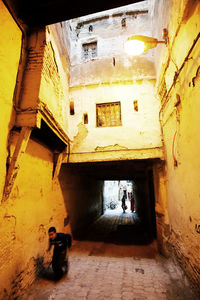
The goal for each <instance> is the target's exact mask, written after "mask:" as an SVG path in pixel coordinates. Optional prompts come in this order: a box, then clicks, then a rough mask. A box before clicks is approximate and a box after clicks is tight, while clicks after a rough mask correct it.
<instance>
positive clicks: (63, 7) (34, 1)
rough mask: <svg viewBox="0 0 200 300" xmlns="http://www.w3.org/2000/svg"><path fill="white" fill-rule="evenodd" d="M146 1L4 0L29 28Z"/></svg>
mask: <svg viewBox="0 0 200 300" xmlns="http://www.w3.org/2000/svg"><path fill="white" fill-rule="evenodd" d="M143 1H144V0H139V1H138V0H100V1H96V0H93V1H91V0H85V1H76V2H74V1H67V0H4V3H5V4H7V6H8V7H11V8H12V10H14V11H15V14H16V16H17V18H19V19H21V21H22V22H23V23H26V24H27V25H29V26H42V25H49V24H53V23H57V22H61V21H66V20H69V19H73V18H78V17H82V16H86V15H88V14H93V13H97V12H101V11H104V10H108V9H113V8H117V7H120V6H124V5H129V4H133V3H137V2H143Z"/></svg>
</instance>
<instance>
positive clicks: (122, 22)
mask: <svg viewBox="0 0 200 300" xmlns="http://www.w3.org/2000/svg"><path fill="white" fill-rule="evenodd" d="M121 25H122V28H125V27H126V18H123V19H122V20H121Z"/></svg>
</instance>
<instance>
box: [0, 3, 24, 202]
mask: <svg viewBox="0 0 200 300" xmlns="http://www.w3.org/2000/svg"><path fill="white" fill-rule="evenodd" d="M0 32H1V43H0V64H1V68H0V82H1V84H0V99H1V101H0V102H1V118H0V128H1V134H0V157H1V159H0V199H1V198H2V193H3V187H4V183H5V175H6V159H7V142H8V141H7V139H8V133H9V130H10V129H11V128H12V126H13V123H14V119H15V113H14V111H13V94H14V89H15V82H16V77H17V71H18V64H19V59H20V53H21V44H22V32H21V30H20V29H19V27H18V26H17V24H16V23H15V22H14V20H13V18H12V17H11V16H10V14H9V12H8V10H7V8H6V7H5V6H4V4H3V2H2V0H1V1H0ZM8 70H9V71H8Z"/></svg>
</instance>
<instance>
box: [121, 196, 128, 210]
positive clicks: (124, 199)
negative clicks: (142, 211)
mask: <svg viewBox="0 0 200 300" xmlns="http://www.w3.org/2000/svg"><path fill="white" fill-rule="evenodd" d="M122 209H123V213H125V210H126V209H127V206H126V191H124V194H123V197H122Z"/></svg>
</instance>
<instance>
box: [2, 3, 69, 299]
mask: <svg viewBox="0 0 200 300" xmlns="http://www.w3.org/2000/svg"><path fill="white" fill-rule="evenodd" d="M56 26H59V25H55V28H54V29H53V28H52V31H53V30H54V36H53V34H52V33H51V34H50V30H49V32H48V35H49V41H50V39H51V37H52V44H53V40H54V39H55V38H56V34H57V33H56ZM44 30H45V29H44ZM0 33H1V39H0V64H1V68H0V98H1V121H0V122H1V123H0V157H1V159H0V195H1V200H0V201H1V202H0V299H4V300H6V299H15V298H17V297H20V296H21V293H22V291H23V289H24V288H26V287H27V286H28V285H30V284H31V283H32V282H33V281H34V280H35V279H36V278H37V275H38V272H39V270H40V267H41V266H42V264H43V263H45V262H47V261H50V256H51V255H50V256H48V255H47V253H46V249H47V246H48V233H47V232H48V228H49V227H50V226H56V228H57V230H58V231H62V232H70V227H69V225H68V224H67V222H66V220H67V218H68V213H67V211H66V205H65V202H64V197H63V192H62V189H61V186H60V182H59V179H58V178H54V179H53V167H54V165H53V152H52V150H50V149H49V148H47V146H45V145H44V143H43V142H42V141H38V140H36V139H35V138H33V136H31V138H30V139H29V141H28V145H27V148H26V151H25V153H24V155H23V157H22V161H21V163H20V165H19V171H18V174H17V177H16V179H15V182H14V186H13V189H12V192H11V194H10V196H9V198H8V199H7V200H6V201H4V202H3V201H2V192H3V188H4V183H5V176H6V161H7V157H9V158H11V157H12V155H13V151H14V147H15V145H16V142H17V139H18V137H19V131H17V130H12V131H10V130H11V129H12V128H13V126H14V124H15V114H14V113H13V114H12V110H13V94H14V89H15V83H16V76H17V72H18V65H19V60H20V53H21V46H22V32H21V30H20V29H19V27H18V26H17V24H16V23H15V22H14V20H13V18H12V16H11V15H10V13H9V12H8V10H7V8H6V7H5V6H4V4H3V2H2V1H0ZM42 42H43V41H42V40H41V44H42ZM58 47H59V45H58ZM52 51H53V50H52ZM63 56H64V53H63ZM39 59H40V58H39ZM56 59H57V65H58V69H57V68H55V69H54V67H55V65H56ZM63 60H64V59H63V57H62V56H61V55H60V52H59V51H57V52H56V54H55V56H54V59H53V60H51V59H50V58H49V55H47V56H46V59H44V64H43V67H44V68H46V71H48V69H50V70H51V72H54V71H56V72H57V71H58V72H60V75H59V76H60V77H62V80H60V87H61V88H62V90H63V91H64V92H63V94H64V96H63V94H62V95H61V96H62V102H59V100H60V99H61V98H60V96H59V95H57V94H54V103H53V104H52V102H51V101H50V102H49V103H48V98H45V99H43V95H44V94H45V88H46V91H49V89H50V88H52V89H54V86H55V81H54V78H55V77H56V75H55V77H53V76H51V78H52V79H51V80H49V82H48V84H46V87H45V86H44V85H45V82H44V81H43V82H42V89H41V91H40V95H41V97H42V99H41V100H44V103H45V104H47V106H48V107H49V108H50V109H51V113H52V114H54V117H55V118H56V119H57V121H58V123H59V121H60V124H61V125H62V126H63V129H64V130H65V131H66V127H67V124H66V121H65V120H64V117H63V116H64V113H65V110H64V109H65V107H68V106H67V105H66V103H64V101H67V99H68V98H67V91H68V84H67V80H66V77H67V71H66V75H65V76H64V75H63V73H64V71H63V70H61V69H62V68H64V67H65V65H64V63H65V62H63ZM36 64H37V62H36V61H35V65H36ZM40 64H41V62H40ZM66 70H67V67H66ZM33 72H34V71H33ZM32 74H33V73H32ZM49 74H51V75H52V73H49ZM33 75H34V74H33ZM36 76H37V74H36ZM63 76H64V78H63ZM32 78H34V76H33V77H32ZM46 79H47V77H46ZM25 84H27V85H28V84H30V85H31V86H32V85H33V81H30V82H25ZM52 86H53V87H52ZM26 87H27V86H26ZM27 91H28V88H27ZM46 94H47V95H48V93H46ZM56 97H57V98H56ZM51 99H52V98H51ZM51 99H50V100H51ZM17 100H18V99H17ZM35 103H36V102H35ZM27 105H28V103H27ZM56 105H57V107H58V108H57V110H56V111H57V114H56V113H55V112H54V109H55V106H56Z"/></svg>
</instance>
